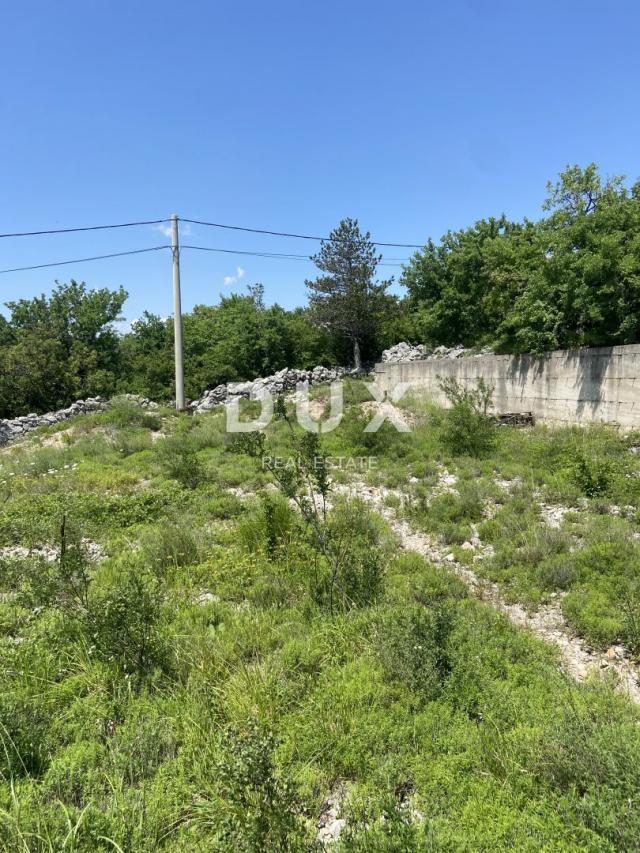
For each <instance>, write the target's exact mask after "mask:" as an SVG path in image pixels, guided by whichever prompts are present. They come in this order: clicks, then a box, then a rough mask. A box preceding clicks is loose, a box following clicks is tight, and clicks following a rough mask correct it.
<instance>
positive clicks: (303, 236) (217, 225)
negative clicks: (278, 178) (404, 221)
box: [180, 219, 424, 249]
mask: <svg viewBox="0 0 640 853" xmlns="http://www.w3.org/2000/svg"><path fill="white" fill-rule="evenodd" d="M180 221H181V222H189V223H191V225H207V226H208V227H210V228H226V229H228V230H230V231H248V232H249V233H251V234H267V235H269V236H271V237H295V238H296V239H297V240H324V241H326V242H329V241H331V238H330V237H313V236H311V235H309V234H290V233H288V232H286V231H267V230H265V229H264V228H245V227H243V226H241V225H223V224H221V223H220V222H203V221H202V220H201V219H181V220H180ZM371 242H372V244H373V245H374V246H387V247H390V246H393V247H396V248H398V249H423V248H424V246H420V245H418V244H417V243H381V242H378V241H376V240H372V241H371Z"/></svg>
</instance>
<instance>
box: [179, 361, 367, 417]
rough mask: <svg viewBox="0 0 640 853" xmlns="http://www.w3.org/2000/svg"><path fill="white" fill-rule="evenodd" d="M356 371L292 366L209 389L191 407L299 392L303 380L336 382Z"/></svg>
mask: <svg viewBox="0 0 640 853" xmlns="http://www.w3.org/2000/svg"><path fill="white" fill-rule="evenodd" d="M355 373H356V371H354V370H349V369H347V368H345V367H322V365H318V367H314V368H313V370H295V369H291V368H288V367H285V368H283V369H282V370H279V371H278V373H274V374H273V376H265V377H261V378H258V379H253V380H250V381H248V382H228V383H226V384H224V385H217V386H216V387H215V388H211V389H210V390H209V391H205V393H204V394H203V396H202V397H201V398H200V399H199V400H194V401H193V403H191V404H190V408H191V409H192V410H193V411H195V412H206V411H207V410H208V409H213V408H214V407H215V406H220V405H222V404H224V403H229V402H231V400H236V399H238V398H240V397H245V398H250V397H253V398H255V397H256V396H257V395H259V394H260V393H261V392H264V391H267V392H268V393H269V394H272V395H274V396H275V395H277V394H284V393H286V392H290V391H295V390H296V385H297V384H298V383H299V382H308V383H309V385H319V384H321V383H323V382H333V381H334V380H335V379H340V378H341V377H342V376H346V375H355Z"/></svg>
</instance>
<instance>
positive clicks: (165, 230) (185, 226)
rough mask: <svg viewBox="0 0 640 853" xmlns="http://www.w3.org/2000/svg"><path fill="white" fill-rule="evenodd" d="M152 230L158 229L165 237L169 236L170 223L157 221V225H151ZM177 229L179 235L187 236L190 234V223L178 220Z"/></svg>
mask: <svg viewBox="0 0 640 853" xmlns="http://www.w3.org/2000/svg"><path fill="white" fill-rule="evenodd" d="M151 227H152V228H153V230H154V231H159V232H160V233H161V234H164V236H165V237H171V225H170V224H169V225H167V224H166V223H165V222H159V223H158V224H157V225H152V226H151ZM178 230H179V232H180V237H189V236H190V235H191V225H190V224H189V223H188V222H180V221H178Z"/></svg>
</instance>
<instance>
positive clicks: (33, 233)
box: [0, 219, 169, 238]
mask: <svg viewBox="0 0 640 853" xmlns="http://www.w3.org/2000/svg"><path fill="white" fill-rule="evenodd" d="M168 221H169V220H168V219H145V220H143V221H141V222H119V223H118V224H116V225H83V226H82V227H80V228H53V229H50V230H48V231H15V232H14V233H13V234H0V238H2V237H38V236H40V235H42V234H72V233H74V232H76V231H106V230H107V229H109V228H132V227H133V226H134V225H162V224H163V223H165V222H168Z"/></svg>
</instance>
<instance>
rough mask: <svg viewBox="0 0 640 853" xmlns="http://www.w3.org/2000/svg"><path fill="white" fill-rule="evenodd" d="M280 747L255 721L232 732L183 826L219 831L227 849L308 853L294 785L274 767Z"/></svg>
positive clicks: (248, 852) (229, 730)
mask: <svg viewBox="0 0 640 853" xmlns="http://www.w3.org/2000/svg"><path fill="white" fill-rule="evenodd" d="M275 745H276V743H275V738H274V736H273V734H272V733H271V732H269V731H262V730H261V729H260V728H259V726H258V725H257V724H256V723H254V722H250V723H249V725H248V727H247V728H246V729H244V730H239V729H237V728H235V727H231V726H230V727H228V728H227V729H226V730H225V732H224V738H223V742H222V743H221V744H219V747H220V749H219V751H217V752H216V754H215V756H214V761H213V767H212V768H211V773H210V774H207V779H206V780H202V785H201V786H199V788H200V791H201V792H202V793H200V794H199V796H198V797H197V799H196V800H195V801H194V803H193V805H192V807H191V808H190V810H189V811H188V812H187V813H185V814H184V816H183V820H182V822H183V823H186V824H188V825H189V826H191V827H193V828H195V829H199V828H202V829H204V830H205V831H206V832H207V833H210V832H211V830H212V829H213V830H214V834H215V839H216V841H217V842H218V844H219V845H221V846H220V848H219V849H221V850H234V851H237V853H255V851H259V850H260V851H262V850H265V851H266V850H273V851H276V850H277V851H280V853H294V851H300V853H302V851H303V850H308V849H309V846H308V843H305V835H306V833H305V829H304V825H303V822H302V820H301V818H300V816H299V815H300V809H299V806H298V802H297V796H296V791H295V788H294V785H293V783H292V782H291V781H290V780H289V779H288V778H287V777H286V776H283V775H282V774H280V773H278V771H277V769H276V766H275V763H274V759H273V752H274V748H275ZM211 849H218V847H217V845H216V847H215V848H211Z"/></svg>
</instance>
